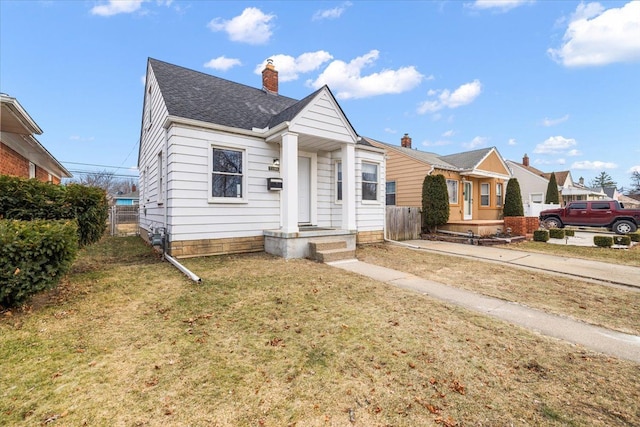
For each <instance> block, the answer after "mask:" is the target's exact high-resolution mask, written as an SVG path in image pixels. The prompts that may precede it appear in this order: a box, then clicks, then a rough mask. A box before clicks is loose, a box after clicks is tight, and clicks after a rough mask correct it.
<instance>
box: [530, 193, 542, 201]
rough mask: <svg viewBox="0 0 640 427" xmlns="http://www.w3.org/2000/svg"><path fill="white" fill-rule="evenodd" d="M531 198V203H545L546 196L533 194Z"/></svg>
mask: <svg viewBox="0 0 640 427" xmlns="http://www.w3.org/2000/svg"><path fill="white" fill-rule="evenodd" d="M529 197H530V198H531V203H542V202H543V201H544V194H542V193H531V194H530V195H529Z"/></svg>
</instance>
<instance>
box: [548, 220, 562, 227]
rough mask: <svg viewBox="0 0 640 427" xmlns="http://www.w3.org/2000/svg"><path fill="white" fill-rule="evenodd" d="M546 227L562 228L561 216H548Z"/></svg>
mask: <svg viewBox="0 0 640 427" xmlns="http://www.w3.org/2000/svg"><path fill="white" fill-rule="evenodd" d="M544 226H545V227H546V228H562V221H560V219H559V218H547V219H545V220H544Z"/></svg>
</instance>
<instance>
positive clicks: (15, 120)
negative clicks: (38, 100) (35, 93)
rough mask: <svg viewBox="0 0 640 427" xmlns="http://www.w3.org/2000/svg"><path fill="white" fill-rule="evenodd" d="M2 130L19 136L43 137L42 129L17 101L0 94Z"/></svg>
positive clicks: (0, 128) (0, 127)
mask: <svg viewBox="0 0 640 427" xmlns="http://www.w3.org/2000/svg"><path fill="white" fill-rule="evenodd" d="M0 104H1V105H2V110H1V111H0V130H2V131H3V132H10V133H17V134H19V135H31V134H36V135H42V129H40V126H38V125H37V123H36V122H35V121H34V120H33V119H32V118H31V116H29V114H27V112H26V110H25V109H24V108H22V105H20V103H19V102H18V100H17V99H15V98H12V97H10V96H7V95H3V94H0Z"/></svg>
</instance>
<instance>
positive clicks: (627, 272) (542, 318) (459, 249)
mask: <svg viewBox="0 0 640 427" xmlns="http://www.w3.org/2000/svg"><path fill="white" fill-rule="evenodd" d="M404 243H407V244H410V245H414V246H415V247H424V248H425V249H433V250H436V249H437V251H438V252H444V253H448V254H453V255H459V256H473V257H475V258H484V259H486V260H487V261H493V262H496V258H497V259H498V261H497V262H507V263H518V264H519V265H520V264H522V265H523V266H525V267H526V268H539V267H540V266H542V267H544V269H545V270H548V271H549V269H551V268H558V269H559V268H562V269H564V270H565V271H566V269H567V268H568V267H567V266H568V265H570V264H574V262H575V261H580V260H575V259H573V258H572V259H568V258H562V257H554V256H551V255H541V256H537V255H540V254H530V253H526V252H522V251H514V250H509V249H499V248H495V247H477V246H472V245H463V244H456V243H445V242H433V241H425V240H420V241H410V242H404ZM450 245H453V247H450ZM534 255H535V256H534ZM585 263H588V264H589V265H593V264H594V262H593V261H585ZM600 264H604V266H606V267H607V268H608V270H607V268H605V267H604V266H603V265H600ZM329 265H331V266H333V267H337V268H341V269H343V270H347V271H351V272H353V273H357V274H361V275H363V276H367V277H370V278H372V279H375V280H378V281H381V282H384V283H387V284H389V285H392V286H397V287H400V288H404V289H409V290H412V291H415V292H419V293H421V294H424V295H428V296H431V297H433V298H436V299H440V300H442V301H446V302H448V303H451V304H455V305H458V306H461V307H465V308H467V309H469V310H473V311H476V312H480V313H483V314H486V315H489V316H492V317H495V318H498V319H501V320H504V321H507V322H510V323H513V324H515V325H519V326H522V327H525V328H528V329H530V330H532V331H535V332H538V333H540V334H542V335H546V336H550V337H555V338H559V339H562V340H565V341H568V342H571V343H574V344H579V345H581V346H583V347H585V348H587V349H590V350H593V351H596V352H599V353H603V354H607V355H612V356H616V357H619V358H622V359H627V360H631V361H634V362H637V363H640V336H636V335H630V334H623V333H620V332H616V331H612V330H609V329H606V328H601V327H597V326H593V325H589V324H587V323H584V322H580V321H576V320H571V319H569V318H566V317H562V316H557V315H553V314H548V313H545V312H544V311H541V310H536V309H532V308H529V307H526V306H523V305H521V304H518V303H513V302H508V301H504V300H501V299H498V298H491V297H487V296H484V295H481V294H478V293H475V292H471V291H466V290H463V289H459V288H456V287H453V286H447V285H444V284H442V283H438V282H434V281H431V280H426V279H422V278H420V277H417V276H414V275H412V274H408V273H404V272H400V271H396V270H392V269H389V268H385V267H381V266H377V265H373V264H369V263H365V262H361V261H358V260H346V261H336V262H333V263H329ZM582 267H583V269H582V270H580V271H582V272H583V273H584V269H586V267H587V265H586V264H585V265H582ZM592 267H593V268H590V269H589V270H588V271H589V273H588V275H589V276H598V275H602V276H603V277H609V278H611V277H612V274H613V275H614V278H615V281H616V282H617V281H620V280H622V281H626V282H628V284H629V285H632V286H640V284H639V283H638V280H639V278H640V268H638V267H625V268H623V269H621V270H620V271H621V272H622V273H621V274H622V277H619V276H618V273H617V270H616V272H615V273H614V272H613V271H612V268H614V267H616V266H614V265H612V264H605V263H595V265H593V266H592ZM621 267H624V266H621Z"/></svg>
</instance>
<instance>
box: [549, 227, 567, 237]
mask: <svg viewBox="0 0 640 427" xmlns="http://www.w3.org/2000/svg"><path fill="white" fill-rule="evenodd" d="M564 235H565V232H564V229H563V228H551V229H549V237H551V238H552V239H564Z"/></svg>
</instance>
